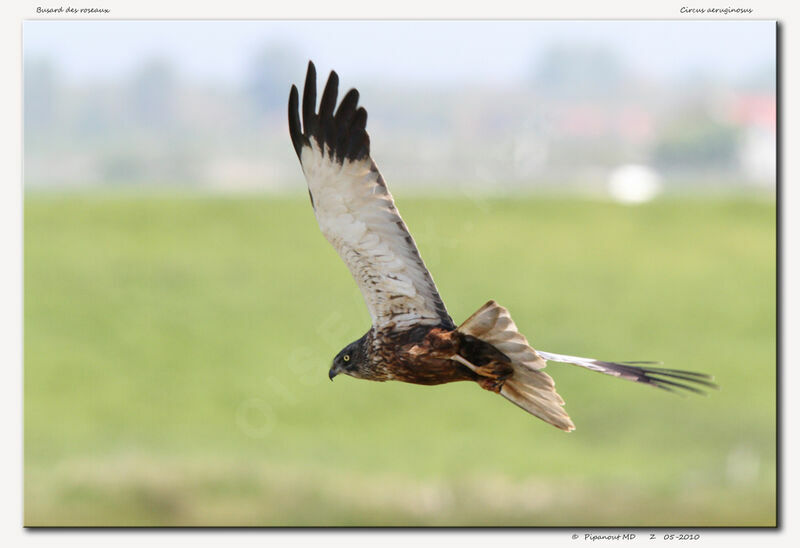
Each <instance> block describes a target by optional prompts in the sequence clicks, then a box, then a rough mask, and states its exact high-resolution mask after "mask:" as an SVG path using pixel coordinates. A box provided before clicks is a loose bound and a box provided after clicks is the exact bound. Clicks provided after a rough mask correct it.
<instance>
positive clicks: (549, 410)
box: [458, 301, 575, 432]
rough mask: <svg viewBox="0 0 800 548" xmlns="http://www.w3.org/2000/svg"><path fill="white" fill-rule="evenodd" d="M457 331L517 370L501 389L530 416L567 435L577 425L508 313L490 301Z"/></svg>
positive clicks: (535, 354)
mask: <svg viewBox="0 0 800 548" xmlns="http://www.w3.org/2000/svg"><path fill="white" fill-rule="evenodd" d="M458 331H459V332H460V333H462V334H465V335H470V336H472V337H475V338H477V339H480V340H482V341H484V342H487V343H489V344H491V345H492V346H494V347H495V348H496V349H497V350H499V351H500V352H502V353H503V354H504V355H505V356H506V357H507V358H508V360H509V362H510V363H511V366H512V368H513V370H514V372H513V374H512V375H511V377H509V378H508V379H506V381H505V382H504V383H503V386H502V387H501V388H500V395H502V396H503V397H505V398H506V399H507V400H509V401H511V402H513V403H514V404H516V405H518V406H519V407H521V408H522V409H524V410H525V411H527V412H528V413H530V414H532V415H534V416H536V417H539V418H540V419H542V420H543V421H545V422H548V423H550V424H552V425H553V426H555V427H557V428H560V429H562V430H565V431H567V432H569V431H571V430H574V429H575V425H574V424H572V421H571V420H570V418H569V415H567V412H566V411H564V409H563V408H562V406H563V405H564V400H563V399H562V398H561V396H559V395H558V393H557V392H556V388H555V382H554V381H553V379H552V377H550V375H548V374H547V373H545V372H544V371H540V370H541V369H542V368H544V367H545V366H546V365H547V363H546V362H545V360H544V359H542V357H541V356H539V354H538V353H537V352H536V350H534V349H533V348H531V346H530V345H529V344H528V340H527V339H526V338H525V336H524V335H522V334H521V333H520V332H519V331H518V330H517V326H516V325H515V324H514V320H512V319H511V315H510V314H509V313H508V310H506V309H505V308H503V307H502V306H500V305H498V304H497V303H496V302H495V301H489V302H488V303H486V304H485V305H483V306H482V307H481V308H480V309H478V311H477V312H475V313H474V314H473V315H472V316H470V317H469V318H468V319H467V320H466V321H465V322H464V323H463V324H461V325H460V326H459V327H458Z"/></svg>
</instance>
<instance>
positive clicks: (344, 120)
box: [289, 60, 370, 163]
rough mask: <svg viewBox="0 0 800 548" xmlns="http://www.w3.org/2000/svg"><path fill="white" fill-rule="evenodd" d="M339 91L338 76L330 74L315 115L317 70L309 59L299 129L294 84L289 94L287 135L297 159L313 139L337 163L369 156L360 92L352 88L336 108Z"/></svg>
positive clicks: (334, 73)
mask: <svg viewBox="0 0 800 548" xmlns="http://www.w3.org/2000/svg"><path fill="white" fill-rule="evenodd" d="M338 91H339V75H338V74H337V73H336V71H331V73H330V76H329V77H328V81H327V83H326V84H325V88H324V90H323V92H322V98H321V99H320V103H319V113H317V108H316V107H317V105H316V102H317V69H316V67H315V66H314V63H313V62H312V61H310V60H309V62H308V69H307V71H306V81H305V86H304V88H303V101H302V126H301V123H300V117H301V116H300V114H299V112H298V111H299V109H298V107H299V105H298V103H299V102H300V100H299V92H298V90H297V87H296V86H294V85H293V86H292V89H291V91H290V92H289V134H290V136H291V138H292V145H293V146H294V149H295V152H296V153H297V157H298V158H300V154H301V151H302V149H303V146H305V145H309V144H310V139H311V138H312V137H313V138H314V139H315V141H316V142H317V144H318V145H319V146H320V148H325V147H327V150H328V152H329V154H330V156H331V158H332V159H333V158H336V160H337V161H338V162H340V163H344V161H345V160H351V161H354V160H362V159H364V158H367V157H369V148H370V147H369V135H368V134H367V131H366V125H367V111H366V110H364V108H363V107H358V99H359V93H358V91H357V90H355V89H351V90H350V91H348V92H347V94H346V95H345V96H344V98H343V99H342V102H341V103H340V104H339V108H338V109H336V99H337V95H338ZM334 110H335V114H334Z"/></svg>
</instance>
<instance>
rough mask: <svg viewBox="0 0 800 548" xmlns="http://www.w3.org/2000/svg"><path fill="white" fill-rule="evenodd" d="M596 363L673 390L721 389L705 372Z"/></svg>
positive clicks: (629, 377)
mask: <svg viewBox="0 0 800 548" xmlns="http://www.w3.org/2000/svg"><path fill="white" fill-rule="evenodd" d="M594 363H596V364H597V365H599V366H602V367H603V368H605V369H606V370H607V371H608V372H609V373H611V374H616V375H619V376H621V377H623V378H626V379H629V380H632V381H635V382H640V383H643V384H649V385H651V386H656V387H658V388H663V389H666V390H669V391H671V392H676V390H673V388H679V389H682V390H686V391H688V392H692V393H694V394H699V395H705V394H706V393H705V392H704V391H703V390H702V389H701V388H698V387H702V388H706V389H713V390H719V386H718V385H717V384H716V383H714V382H712V381H713V379H714V377H713V376H711V375H707V374H705V373H697V372H695V371H684V370H682V369H666V368H663V367H637V366H634V365H628V364H629V363H633V362H605V361H601V360H595V361H594ZM677 381H682V382H677ZM686 383H692V384H686Z"/></svg>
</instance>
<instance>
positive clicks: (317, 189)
mask: <svg viewBox="0 0 800 548" xmlns="http://www.w3.org/2000/svg"><path fill="white" fill-rule="evenodd" d="M338 88H339V77H338V76H337V75H336V73H335V72H331V74H330V77H329V78H328V83H327V84H326V85H325V90H324V91H323V93H322V99H321V100H320V105H319V112H318V113H317V112H315V110H316V97H317V74H316V69H315V68H314V64H313V63H311V62H309V63H308V72H307V74H306V83H305V90H304V91H303V123H302V128H301V125H300V113H299V110H298V102H299V99H298V92H297V88H296V87H295V86H292V90H291V93H290V94H289V133H290V135H291V137H292V144H293V145H294V149H295V151H296V152H297V157H298V158H299V159H300V164H301V165H302V167H303V173H304V174H305V176H306V181H307V182H308V192H309V195H310V197H311V205H312V207H313V208H314V213H315V215H316V217H317V222H318V223H319V227H320V230H322V233H323V234H324V235H325V237H326V238H327V239H328V241H329V242H330V243H331V244H332V245H333V247H334V248H335V249H336V251H338V252H339V255H340V256H341V257H342V260H343V261H344V262H345V264H347V267H348V268H349V269H350V273H351V274H352V275H353V278H355V280H356V283H357V284H358V287H359V288H360V289H361V293H362V294H363V295H364V301H365V302H366V304H367V308H368V309H369V313H370V315H371V316H372V323H373V325H374V326H375V327H378V328H380V327H389V326H394V329H397V330H401V329H406V328H408V327H411V326H413V325H419V324H423V325H425V324H430V325H439V324H444V325H446V326H447V327H450V328H452V327H455V325H454V324H453V320H452V319H451V318H450V316H449V315H448V314H447V310H446V309H445V306H444V303H443V302H442V299H441V297H439V293H438V292H437V290H436V285H435V284H434V283H433V279H432V278H431V275H430V273H429V272H428V269H427V268H425V263H423V262H422V258H421V257H420V255H419V251H418V250H417V246H416V244H415V243H414V239H413V238H412V237H411V234H409V233H408V228H406V225H405V223H404V222H403V219H401V218H400V214H399V213H398V211H397V208H396V207H395V205H394V199H392V195H391V194H390V193H389V189H387V188H386V183H385V182H384V180H383V177H381V174H380V173H379V172H378V167H377V166H376V165H375V162H374V161H372V158H371V157H370V155H369V135H367V131H366V125H367V111H366V110H364V108H363V107H357V105H358V91H356V90H355V89H351V90H350V91H349V92H347V94H346V95H345V96H344V98H343V99H342V102H341V104H340V105H339V108H338V109H337V110H336V112H335V114H334V108H335V107H336V96H337V93H338Z"/></svg>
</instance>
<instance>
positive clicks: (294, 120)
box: [289, 84, 304, 158]
mask: <svg viewBox="0 0 800 548" xmlns="http://www.w3.org/2000/svg"><path fill="white" fill-rule="evenodd" d="M299 95H300V94H299V92H298V91H297V86H295V85H294V84H293V85H292V89H291V91H290V92H289V135H290V136H291V138H292V145H293V146H294V151H295V153H297V157H298V158H300V152H301V151H302V150H303V143H304V140H303V129H302V128H301V126H300V112H299V111H298V102H299Z"/></svg>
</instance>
